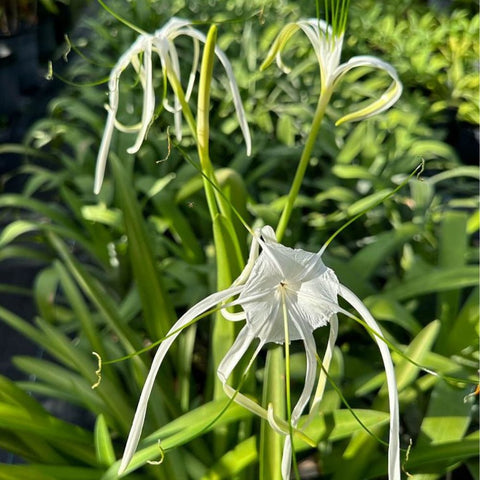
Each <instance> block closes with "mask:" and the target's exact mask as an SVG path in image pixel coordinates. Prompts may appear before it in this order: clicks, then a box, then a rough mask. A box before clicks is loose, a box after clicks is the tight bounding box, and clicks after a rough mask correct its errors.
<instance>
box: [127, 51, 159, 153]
mask: <svg viewBox="0 0 480 480" xmlns="http://www.w3.org/2000/svg"><path fill="white" fill-rule="evenodd" d="M143 60H144V66H143V75H144V83H145V84H144V86H143V109H142V120H141V127H140V131H139V132H138V135H137V138H136V140H135V144H134V145H133V146H132V147H130V148H128V149H127V152H128V153H131V154H133V153H136V152H138V150H139V149H140V147H141V146H142V143H143V140H144V139H145V135H146V133H147V130H148V127H149V126H150V123H151V122H152V119H153V113H154V111H155V94H154V92H153V79H152V46H151V43H150V42H145V50H144V53H143Z"/></svg>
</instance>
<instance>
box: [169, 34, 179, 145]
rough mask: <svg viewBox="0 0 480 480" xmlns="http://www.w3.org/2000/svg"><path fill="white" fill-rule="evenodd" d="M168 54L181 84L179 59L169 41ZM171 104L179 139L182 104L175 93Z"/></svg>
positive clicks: (174, 72)
mask: <svg viewBox="0 0 480 480" xmlns="http://www.w3.org/2000/svg"><path fill="white" fill-rule="evenodd" d="M168 55H169V58H170V65H171V69H172V71H173V74H174V75H175V77H176V78H177V80H178V82H179V84H180V85H181V82H182V80H181V71H180V61H179V59H178V53H177V49H176V48H175V45H174V44H173V42H171V41H169V42H168ZM167 71H168V69H167ZM173 104H174V106H175V109H174V111H173V119H174V124H175V134H176V137H177V139H178V140H181V139H182V106H181V103H180V99H179V98H178V96H177V95H175V97H174V99H173Z"/></svg>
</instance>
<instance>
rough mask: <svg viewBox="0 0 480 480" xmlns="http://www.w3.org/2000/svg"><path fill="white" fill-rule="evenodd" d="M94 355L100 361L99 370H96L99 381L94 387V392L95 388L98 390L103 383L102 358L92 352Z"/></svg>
mask: <svg viewBox="0 0 480 480" xmlns="http://www.w3.org/2000/svg"><path fill="white" fill-rule="evenodd" d="M92 355H93V356H95V357H97V361H98V368H97V369H96V370H95V375H96V376H97V381H96V382H95V383H94V384H93V385H92V390H95V388H97V387H98V386H99V385H100V383H101V381H102V357H101V356H100V355H99V354H98V353H97V352H92Z"/></svg>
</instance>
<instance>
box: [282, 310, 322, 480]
mask: <svg viewBox="0 0 480 480" xmlns="http://www.w3.org/2000/svg"><path fill="white" fill-rule="evenodd" d="M291 317H292V321H293V323H295V324H296V327H297V329H298V330H299V331H300V332H301V333H302V335H303V343H304V345H305V355H306V358H307V369H306V372H305V383H304V386H303V390H302V393H301V394H300V397H299V399H298V401H297V403H296V405H295V407H294V408H293V411H292V416H291V422H292V427H296V426H297V425H298V420H299V419H300V416H301V415H302V412H303V410H304V409H305V407H306V405H307V403H308V401H309V400H310V397H311V396H312V391H313V388H314V386H315V377H316V371H317V361H316V353H317V350H316V345H315V340H314V338H313V335H312V332H311V329H310V328H309V327H308V325H306V324H304V323H302V322H297V321H295V318H297V312H295V311H294V312H292V314H291ZM291 464H292V438H291V436H290V435H288V436H287V437H286V438H285V443H284V445H283V453H282V477H283V479H284V480H288V479H289V478H290V470H291Z"/></svg>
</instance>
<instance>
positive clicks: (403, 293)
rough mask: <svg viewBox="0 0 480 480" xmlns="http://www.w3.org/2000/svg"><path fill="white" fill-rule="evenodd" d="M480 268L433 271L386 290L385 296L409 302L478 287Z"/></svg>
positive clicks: (468, 267) (470, 267)
mask: <svg viewBox="0 0 480 480" xmlns="http://www.w3.org/2000/svg"><path fill="white" fill-rule="evenodd" d="M478 273H479V270H478V267H476V266H466V267H458V268H457V267H455V268H445V269H441V270H432V271H431V272H428V273H426V274H425V275H421V276H419V277H415V278H409V279H408V280H406V281H405V282H403V283H401V284H399V285H397V286H395V287H391V288H387V289H386V290H385V292H384V293H385V295H386V296H388V297H390V298H393V299H395V300H407V299H409V298H413V297H419V296H421V295H426V294H428V293H435V292H441V291H448V290H452V289H455V288H466V287H472V286H476V285H478Z"/></svg>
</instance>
